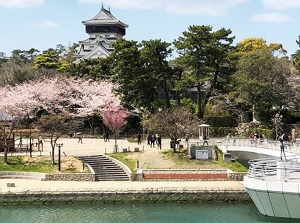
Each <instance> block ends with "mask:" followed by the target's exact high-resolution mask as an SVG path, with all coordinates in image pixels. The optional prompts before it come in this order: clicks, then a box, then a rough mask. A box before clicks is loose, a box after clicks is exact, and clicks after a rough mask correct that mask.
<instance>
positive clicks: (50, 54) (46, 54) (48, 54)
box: [34, 48, 60, 69]
mask: <svg viewBox="0 0 300 223" xmlns="http://www.w3.org/2000/svg"><path fill="white" fill-rule="evenodd" d="M59 59H60V57H59V52H57V51H56V50H54V49H52V48H50V49H48V50H45V51H43V53H42V54H40V55H38V56H36V57H35V58H34V68H46V69H58V68H59V67H60V61H59Z"/></svg>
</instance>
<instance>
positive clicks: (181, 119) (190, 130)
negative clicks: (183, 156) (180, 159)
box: [147, 107, 200, 152]
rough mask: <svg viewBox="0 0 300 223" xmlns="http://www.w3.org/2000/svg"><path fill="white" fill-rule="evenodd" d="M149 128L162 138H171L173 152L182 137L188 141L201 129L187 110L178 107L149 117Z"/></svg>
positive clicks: (197, 121)
mask: <svg viewBox="0 0 300 223" xmlns="http://www.w3.org/2000/svg"><path fill="white" fill-rule="evenodd" d="M147 123H148V126H147V128H148V129H149V131H151V132H159V133H160V134H161V135H162V136H168V137H170V139H171V141H172V142H173V143H172V149H173V152H176V143H177V142H178V140H179V139H180V138H182V137H184V138H185V139H188V138H189V137H190V136H191V135H193V134H195V133H196V132H197V130H198V128H199V124H200V121H199V119H198V118H197V117H195V116H194V115H193V114H192V113H191V112H190V111H189V110H188V109H187V108H184V107H178V108H170V109H162V110H161V111H158V112H156V113H154V114H152V115H151V116H150V117H149V120H148V122H147Z"/></svg>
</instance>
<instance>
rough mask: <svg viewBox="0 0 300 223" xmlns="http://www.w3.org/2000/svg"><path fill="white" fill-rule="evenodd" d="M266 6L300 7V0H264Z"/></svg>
mask: <svg viewBox="0 0 300 223" xmlns="http://www.w3.org/2000/svg"><path fill="white" fill-rule="evenodd" d="M262 1H263V5H264V6H265V7H266V8H270V9H277V10H285V9H294V8H300V0H262Z"/></svg>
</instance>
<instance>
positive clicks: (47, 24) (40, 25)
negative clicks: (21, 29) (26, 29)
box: [31, 20, 58, 30]
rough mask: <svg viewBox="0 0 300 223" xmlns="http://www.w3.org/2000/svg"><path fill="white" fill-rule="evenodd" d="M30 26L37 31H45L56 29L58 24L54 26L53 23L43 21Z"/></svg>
mask: <svg viewBox="0 0 300 223" xmlns="http://www.w3.org/2000/svg"><path fill="white" fill-rule="evenodd" d="M31 26H33V27H34V28H37V29H43V30H47V29H53V28H56V27H58V24H56V23H55V22H51V21H47V20H45V21H43V22H41V23H31Z"/></svg>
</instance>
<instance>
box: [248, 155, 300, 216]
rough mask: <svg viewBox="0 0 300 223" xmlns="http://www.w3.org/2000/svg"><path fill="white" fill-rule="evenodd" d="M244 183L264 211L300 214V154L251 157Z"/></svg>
mask: <svg viewBox="0 0 300 223" xmlns="http://www.w3.org/2000/svg"><path fill="white" fill-rule="evenodd" d="M244 186H245V188H246V190H247V192H248V194H249V195H250V197H251V199H252V200H253V202H254V204H255V205H256V207H257V209H258V211H259V212H260V213H261V214H263V215H266V216H273V217H282V218H300V156H297V155H294V156H287V157H286V158H283V159H281V158H269V159H257V160H252V161H250V162H249V171H248V174H247V175H246V176H245V177H244Z"/></svg>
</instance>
